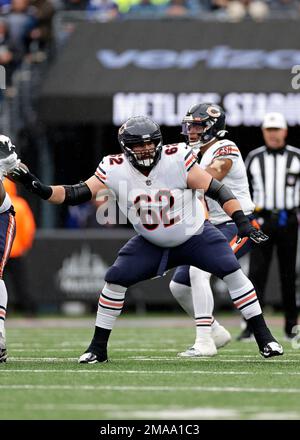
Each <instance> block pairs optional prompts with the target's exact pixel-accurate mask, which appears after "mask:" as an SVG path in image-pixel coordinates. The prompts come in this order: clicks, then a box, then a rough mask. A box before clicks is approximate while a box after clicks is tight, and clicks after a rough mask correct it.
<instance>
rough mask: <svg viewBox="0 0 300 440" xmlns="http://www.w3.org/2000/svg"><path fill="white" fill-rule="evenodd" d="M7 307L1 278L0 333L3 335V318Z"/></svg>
mask: <svg viewBox="0 0 300 440" xmlns="http://www.w3.org/2000/svg"><path fill="white" fill-rule="evenodd" d="M6 309H7V290H6V287H5V283H4V281H3V280H0V333H2V334H3V336H5V327H4V323H5V318H6Z"/></svg>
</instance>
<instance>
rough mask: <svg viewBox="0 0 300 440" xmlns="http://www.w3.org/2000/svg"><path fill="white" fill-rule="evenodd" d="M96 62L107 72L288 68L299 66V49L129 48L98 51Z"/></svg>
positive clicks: (223, 47) (218, 47)
mask: <svg viewBox="0 0 300 440" xmlns="http://www.w3.org/2000/svg"><path fill="white" fill-rule="evenodd" d="M96 57H97V60H98V61H99V62H100V64H101V65H102V66H103V67H105V68H106V69H125V68H127V67H128V66H130V65H133V66H135V67H137V68H139V69H151V70H161V69H174V68H177V69H189V70H190V69H194V68H195V67H196V66H197V64H198V63H204V65H205V67H206V68H207V69H251V70H252V69H266V68H268V69H280V70H284V69H291V68H292V66H294V65H295V64H300V50H296V49H278V50H270V51H268V50H263V49H232V48H231V47H229V46H215V47H213V48H212V49H201V50H189V49H186V50H182V51H177V50H171V49H151V50H137V49H128V50H125V51H123V52H120V53H117V52H116V51H114V50H111V49H102V50H99V51H98V52H97V54H96Z"/></svg>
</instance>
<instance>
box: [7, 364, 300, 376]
mask: <svg viewBox="0 0 300 440" xmlns="http://www.w3.org/2000/svg"><path fill="white" fill-rule="evenodd" d="M87 368H90V366H89V367H87ZM1 373H4V374H9V373H41V374H44V373H61V374H64V373H72V374H74V373H86V374H103V373H105V374H110V373H111V374H117V375H119V374H120V373H121V374H151V375H154V374H162V375H164V374H167V375H171V374H173V375H175V376H177V375H178V374H185V375H189V374H201V375H209V376H257V375H268V376H269V375H270V372H269V371H255V372H254V371H226V370H225V371H209V370H191V371H178V370H176V371H175V370H156V371H155V370H150V371H149V370H107V369H106V368H105V369H103V370H99V369H96V370H90V369H82V368H81V369H67V370H66V369H63V370H62V369H50V370H43V369H32V370H31V369H9V370H6V369H5V370H1V369H0V374H1ZM272 375H277V376H299V375H300V371H285V372H283V371H273V372H272Z"/></svg>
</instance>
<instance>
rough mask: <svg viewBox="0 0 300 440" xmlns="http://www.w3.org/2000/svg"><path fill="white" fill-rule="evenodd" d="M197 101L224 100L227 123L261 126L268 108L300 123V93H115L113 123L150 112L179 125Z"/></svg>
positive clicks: (164, 122)
mask: <svg viewBox="0 0 300 440" xmlns="http://www.w3.org/2000/svg"><path fill="white" fill-rule="evenodd" d="M197 102H214V103H216V104H221V105H222V106H223V108H224V109H225V111H226V121H227V125H229V126H232V127H236V126H239V125H245V126H260V125H261V123H262V120H263V117H264V114H265V113H266V112H271V111H279V112H281V113H283V114H284V115H285V118H286V120H287V123H288V125H289V126H294V125H300V93H288V94H282V93H270V94H266V93H227V94H225V95H224V96H223V97H222V96H221V95H219V94H217V93H179V94H178V95H175V94H172V93H116V94H115V95H114V97H113V123H114V124H115V125H117V126H119V125H121V124H122V123H123V122H124V121H125V120H126V119H127V118H129V117H130V116H134V115H147V116H149V117H151V118H153V119H154V120H155V121H156V122H157V123H158V124H160V125H167V126H175V125H180V123H181V121H182V117H183V116H184V115H185V113H186V111H187V109H188V108H189V107H190V106H191V105H193V104H195V103H197Z"/></svg>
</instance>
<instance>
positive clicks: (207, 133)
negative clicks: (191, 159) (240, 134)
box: [182, 103, 227, 148]
mask: <svg viewBox="0 0 300 440" xmlns="http://www.w3.org/2000/svg"><path fill="white" fill-rule="evenodd" d="M192 127H193V129H194V130H193V131H194V135H193V136H192V135H191V133H190V132H191V128H192ZM197 128H201V129H199V133H198V134H197V133H196V131H197V130H196V129H197ZM226 133H227V131H226V130H225V112H224V110H223V109H222V107H220V106H219V105H217V104H212V103H202V104H195V105H192V107H190V109H189V110H188V112H187V113H186V115H185V116H184V118H183V120H182V134H183V135H184V136H186V137H187V138H188V139H189V145H190V146H191V147H200V148H201V147H203V146H204V145H206V144H208V143H209V142H211V141H213V140H214V139H221V138H222V137H224V136H225V134H226Z"/></svg>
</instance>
